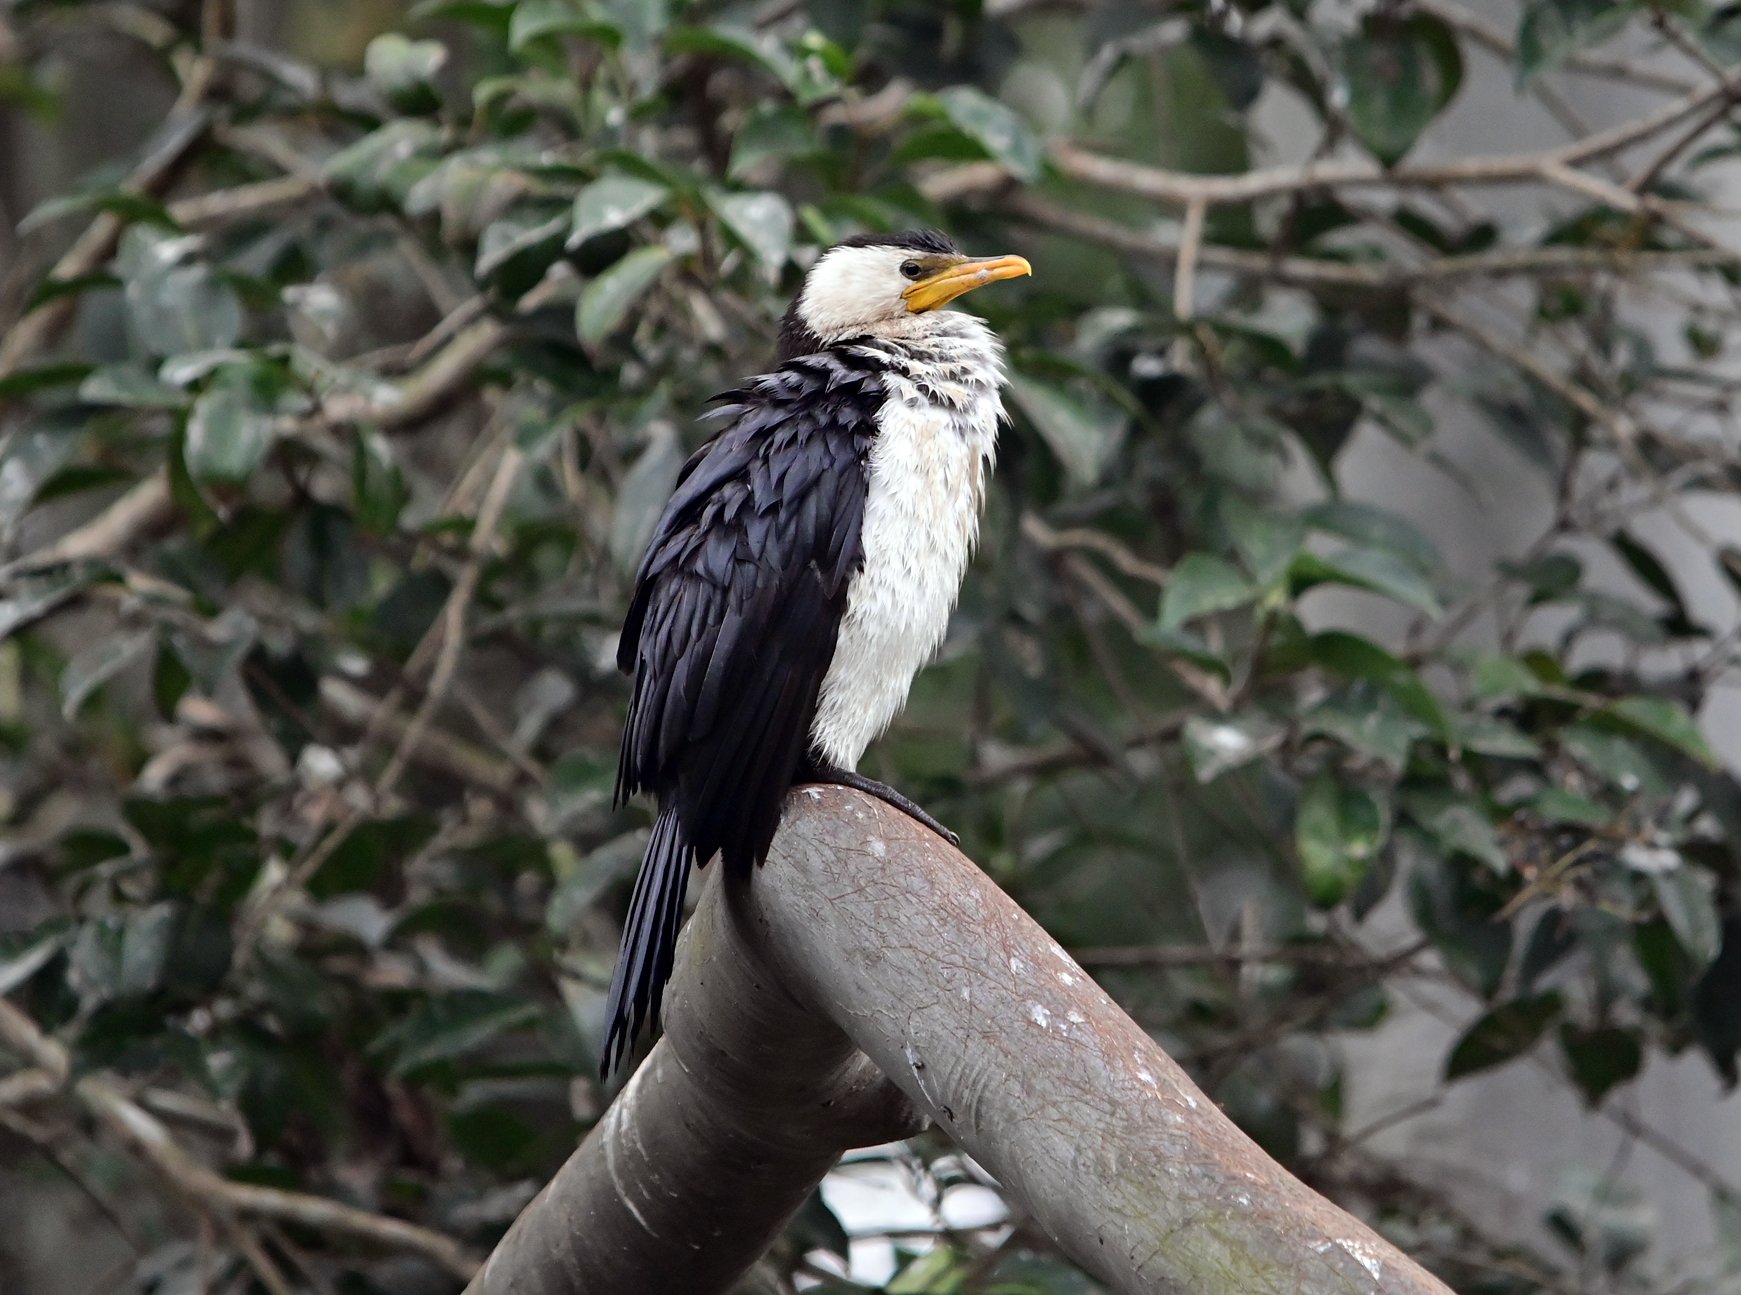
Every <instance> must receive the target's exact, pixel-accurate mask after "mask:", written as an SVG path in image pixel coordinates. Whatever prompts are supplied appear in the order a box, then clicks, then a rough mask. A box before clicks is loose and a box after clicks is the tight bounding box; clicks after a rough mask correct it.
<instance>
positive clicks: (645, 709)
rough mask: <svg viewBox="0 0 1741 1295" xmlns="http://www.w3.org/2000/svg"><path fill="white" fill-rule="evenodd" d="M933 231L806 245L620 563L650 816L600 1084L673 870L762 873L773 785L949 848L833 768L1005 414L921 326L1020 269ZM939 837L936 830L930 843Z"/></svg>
mask: <svg viewBox="0 0 1741 1295" xmlns="http://www.w3.org/2000/svg"><path fill="white" fill-rule="evenodd" d="M1029 272H1030V270H1029V266H1028V263H1027V262H1026V261H1025V260H1023V259H1022V258H1021V257H1019V256H998V257H984V258H970V257H967V256H964V255H963V254H962V252H961V250H960V249H959V248H958V247H956V245H955V244H954V243H953V242H952V241H951V240H950V239H948V238H947V237H945V236H944V235H942V234H939V233H936V232H933V231H928V230H927V231H920V232H916V233H903V234H871V235H859V236H856V237H853V238H849V239H847V240H845V241H844V242H841V243H837V244H835V245H834V246H833V247H831V248H829V249H828V251H826V252H825V253H823V255H822V256H821V258H820V259H818V260H817V262H816V263H815V265H813V266H812V267H811V269H810V272H809V274H808V275H806V276H805V279H804V287H803V290H802V291H801V292H800V293H799V295H798V297H797V299H796V300H794V301H793V303H792V306H791V309H789V310H788V311H787V312H786V317H785V320H784V321H783V322H782V324H781V329H780V350H779V358H778V365H777V367H776V368H775V370H774V371H773V372H772V373H767V374H763V375H762V376H760V377H756V378H752V379H751V380H750V381H749V382H747V383H746V384H745V385H744V386H742V387H740V388H739V389H738V390H736V391H732V392H729V393H727V394H726V395H725V396H722V397H720V399H721V400H723V401H724V402H726V403H725V404H724V405H723V407H722V408H720V409H718V410H716V411H715V412H714V414H713V415H712V416H713V417H714V418H716V419H718V420H719V421H720V422H721V423H722V424H723V426H722V428H721V430H720V431H719V432H718V433H717V434H716V435H715V436H714V437H713V439H712V440H710V441H709V442H708V443H707V444H706V445H705V446H703V447H702V448H701V449H700V450H698V451H697V452H696V453H695V455H694V456H693V457H691V458H690V460H689V462H688V463H687V464H685V465H684V467H683V471H682V474H681V475H680V476H679V477H678V484H677V489H676V492H675V493H674V494H673V495H672V497H671V500H670V502H669V503H667V504H666V506H665V512H664V515H663V516H662V517H661V518H660V520H659V525H658V528H657V530H655V532H654V534H653V539H652V542H651V544H650V545H649V547H648V549H647V552H646V556H645V557H644V558H643V559H642V561H641V568H640V572H639V574H638V575H637V576H636V579H635V593H634V598H633V601H632V602H631V604H630V606H629V614H628V617H627V620H626V621H625V623H624V625H623V633H622V640H621V643H620V646H619V648H618V650H617V664H618V666H619V667H620V668H621V669H622V670H623V671H624V672H625V673H628V672H632V673H633V674H634V689H633V693H632V697H631V700H630V703H629V715H628V722H627V726H626V727H625V729H624V731H623V746H622V755H621V759H620V763H619V765H618V769H617V791H616V794H617V799H618V800H619V801H621V800H622V799H624V798H626V797H628V796H630V795H632V794H634V793H635V792H638V791H643V790H645V791H651V792H652V793H653V794H654V795H656V796H657V797H658V799H659V817H658V820H657V822H656V823H655V824H654V827H653V835H652V839H651V841H650V842H649V844H648V846H647V857H646V860H645V862H643V864H642V865H641V873H640V876H639V877H638V878H637V880H636V882H635V890H634V897H633V899H632V900H631V901H630V904H629V916H628V922H627V925H626V927H625V929H624V932H623V943H622V950H621V952H620V953H619V954H618V957H617V966H616V974H615V976H614V977H613V978H612V982H611V993H610V1002H609V1006H608V1007H607V1009H606V1019H607V1021H608V1030H607V1033H606V1035H605V1044H604V1057H603V1062H602V1066H601V1069H602V1070H603V1071H604V1073H606V1074H608V1073H609V1072H610V1070H611V1069H612V1068H613V1067H614V1066H615V1065H616V1064H617V1063H618V1062H619V1061H620V1060H621V1059H622V1056H623V1054H624V1053H625V1052H626V1051H627V1050H628V1048H629V1046H630V1045H631V1044H632V1042H633V1041H634V1037H635V1035H636V1034H637V1033H638V1032H639V1030H640V1028H641V1025H642V1023H643V1022H644V1021H645V1020H646V1019H647V1018H648V1017H649V1016H656V1015H657V1014H658V1010H659V1001H660V998H661V996H662V994H663V992H664V988H665V982H666V980H667V979H668V978H669V977H670V975H671V965H672V955H673V952H674V951H675V948H676V944H677V930H678V926H679V925H680V923H681V922H682V918H683V895H684V891H685V889H686V888H687V886H688V882H689V866H690V863H691V861H692V860H693V861H694V862H698V863H701V864H705V863H706V862H707V861H708V860H709V859H711V858H712V857H713V856H714V854H715V853H718V854H719V855H720V856H721V857H722V858H723V859H724V861H725V867H726V869H727V871H728V872H730V873H733V874H737V873H745V874H747V873H748V872H749V871H750V869H751V867H752V865H754V864H759V863H761V862H762V861H763V860H764V859H765V858H766V857H767V853H768V847H769V845H770V843H771V842H772V841H773V839H774V832H775V830H776V829H777V828H778V827H779V825H780V809H781V806H782V804H783V803H784V801H785V798H786V793H787V792H788V791H789V790H790V789H791V788H792V787H793V786H795V785H797V784H800V783H807V782H810V783H816V782H823V783H840V784H843V785H846V786H850V787H857V788H858V789H860V790H862V791H868V792H870V793H871V794H873V795H876V796H879V797H881V798H882V799H884V800H887V801H888V802H890V803H891V804H894V805H897V806H898V807H900V808H901V809H903V810H904V811H906V812H907V813H909V814H912V815H913V816H914V817H916V818H918V819H920V820H921V821H922V822H924V823H925V824H926V825H927V826H929V827H932V828H934V829H935V830H937V831H939V832H941V833H943V834H944V835H945V836H950V834H949V833H948V832H947V831H945V830H944V829H943V828H942V827H940V826H939V825H938V824H937V823H936V821H935V820H934V819H932V818H931V817H930V816H929V815H927V814H925V813H924V811H923V810H920V809H919V808H918V807H917V806H916V805H914V804H913V803H912V802H911V801H908V800H907V799H906V798H905V797H903V796H901V795H899V793H897V792H895V791H894V790H893V789H892V788H889V787H885V786H883V785H882V784H881V783H877V782H873V781H871V780H870V779H868V778H864V777H862V776H860V775H858V774H857V773H855V772H854V770H855V768H856V766H857V764H858V760H859V757H860V756H861V755H862V754H863V753H864V749H865V747H866V746H868V745H869V744H870V742H871V741H872V740H873V739H874V738H876V737H877V736H878V735H879V734H881V733H882V731H883V730H884V729H885V728H887V727H888V725H889V722H890V721H891V720H892V719H894V717H895V715H896V714H897V712H899V711H900V709H901V707H902V706H903V705H904V704H905V703H906V699H907V690H908V688H909V686H910V685H911V684H912V681H913V676H914V675H915V674H916V673H917V672H918V670H919V667H920V666H922V665H924V664H925V662H926V660H927V659H929V658H930V656H931V655H932V653H934V652H935V651H936V650H937V647H938V645H939V644H941V643H942V641H943V636H944V633H945V631H946V629H947V628H948V622H949V613H950V611H951V609H952V608H953V607H954V604H955V599H956V596H957V594H958V593H959V592H960V587H961V578H962V575H963V574H964V572H965V571H966V569H967V561H968V557H969V555H970V553H971V551H972V548H973V544H974V541H975V539H976V538H977V535H978V530H979V512H980V504H981V501H982V499H983V497H984V493H985V480H986V475H987V473H988V472H989V470H990V467H991V462H992V454H993V450H994V448H995V444H996V440H997V427H998V423H999V421H1000V420H1001V419H1002V417H1003V405H1002V402H1001V400H1000V398H999V395H998V388H999V386H1000V385H1001V382H1002V378H1003V348H1002V347H1001V346H1000V345H999V344H998V340H997V338H996V336H995V335H994V334H993V333H992V332H991V330H990V329H989V328H987V327H986V326H985V324H984V323H982V322H981V321H980V320H978V319H976V318H974V317H973V316H972V315H966V314H962V313H960V312H957V311H945V310H940V309H939V307H941V306H944V305H946V304H947V303H949V302H950V301H952V300H954V299H955V298H956V297H958V296H960V295H961V294H962V293H964V292H969V291H971V290H972V289H974V288H977V287H980V286H982V285H984V284H987V283H991V282H994V281H995V280H998V279H1008V278H1013V277H1015V276H1016V275H1022V274H1027V273H1029ZM950 839H951V840H953V837H952V836H950Z"/></svg>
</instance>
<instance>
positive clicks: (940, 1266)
mask: <svg viewBox="0 0 1741 1295" xmlns="http://www.w3.org/2000/svg"><path fill="white" fill-rule="evenodd" d="M965 1266H966V1261H965V1260H964V1259H963V1258H962V1256H961V1255H959V1254H957V1253H956V1252H955V1250H954V1248H953V1247H950V1246H946V1245H940V1246H936V1247H934V1248H932V1249H930V1250H927V1251H926V1252H925V1253H924V1254H922V1255H920V1256H919V1257H918V1258H917V1259H914V1260H913V1261H912V1262H911V1263H909V1264H908V1265H907V1266H906V1267H905V1268H903V1269H901V1271H900V1272H899V1273H898V1274H897V1275H896V1276H895V1279H894V1280H893V1281H891V1282H890V1283H889V1284H888V1285H887V1286H885V1287H883V1290H884V1291H885V1292H886V1295H961V1292H963V1291H964V1290H965V1289H966V1281H967V1278H966V1273H965V1272H964V1271H963V1269H964V1268H965Z"/></svg>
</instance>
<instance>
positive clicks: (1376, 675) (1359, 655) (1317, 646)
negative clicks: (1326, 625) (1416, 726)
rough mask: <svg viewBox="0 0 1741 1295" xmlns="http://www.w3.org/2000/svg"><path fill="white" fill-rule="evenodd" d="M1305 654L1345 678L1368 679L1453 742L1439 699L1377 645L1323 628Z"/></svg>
mask: <svg viewBox="0 0 1741 1295" xmlns="http://www.w3.org/2000/svg"><path fill="white" fill-rule="evenodd" d="M1307 650H1308V655H1309V657H1310V659H1311V660H1312V661H1313V662H1314V663H1315V664H1317V665H1320V666H1322V667H1324V669H1326V670H1332V671H1334V672H1335V673H1337V674H1339V675H1342V676H1343V677H1344V678H1347V679H1370V680H1371V681H1372V682H1373V683H1376V684H1381V685H1383V686H1384V687H1385V688H1388V689H1389V690H1390V691H1391V692H1392V693H1394V694H1395V695H1396V699H1397V700H1398V701H1400V702H1401V703H1402V705H1403V709H1404V710H1406V711H1408V713H1409V714H1411V715H1413V716H1414V717H1415V718H1416V719H1418V720H1420V721H1421V723H1423V724H1425V725H1426V726H1427V727H1428V728H1429V729H1431V730H1432V731H1433V732H1434V734H1436V735H1437V736H1438V737H1439V739H1440V740H1441V741H1443V742H1444V743H1445V744H1446V745H1451V744H1453V743H1454V742H1455V741H1456V732H1455V730H1453V729H1452V727H1451V721H1450V719H1449V718H1448V717H1447V716H1446V714H1445V711H1444V708H1443V707H1441V706H1440V705H1439V699H1438V698H1437V697H1435V696H1433V692H1432V689H1430V688H1428V687H1427V685H1426V684H1425V683H1423V682H1422V681H1421V677H1420V676H1419V675H1418V674H1416V673H1415V672H1414V671H1413V670H1411V669H1409V667H1408V666H1406V665H1404V664H1403V663H1402V662H1401V661H1399V660H1397V659H1396V658H1395V657H1393V656H1392V655H1391V654H1390V653H1388V652H1386V651H1385V650H1384V649H1383V648H1381V647H1379V646H1378V644H1376V643H1373V642H1371V641H1370V640H1368V639H1363V638H1361V637H1360V636H1359V635H1358V634H1350V633H1348V632H1346V631H1345V630H1325V631H1324V632H1323V633H1322V634H1314V635H1313V636H1312V638H1311V640H1310V641H1309V643H1308V644H1307Z"/></svg>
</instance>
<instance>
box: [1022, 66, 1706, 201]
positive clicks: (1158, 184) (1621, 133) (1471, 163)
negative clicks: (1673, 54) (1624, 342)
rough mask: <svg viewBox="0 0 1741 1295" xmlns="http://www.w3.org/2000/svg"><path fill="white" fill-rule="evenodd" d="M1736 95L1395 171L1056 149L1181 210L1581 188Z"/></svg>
mask: <svg viewBox="0 0 1741 1295" xmlns="http://www.w3.org/2000/svg"><path fill="white" fill-rule="evenodd" d="M1732 93H1733V92H1732V90H1731V88H1730V87H1729V86H1728V85H1727V84H1720V85H1715V86H1707V87H1704V88H1702V89H1699V90H1696V91H1694V92H1692V93H1691V94H1688V95H1684V96H1683V97H1681V98H1680V99H1677V100H1675V101H1674V102H1673V103H1670V104H1667V105H1665V106H1663V107H1661V108H1659V109H1657V110H1656V111H1655V112H1651V113H1647V114H1645V115H1644V116H1642V117H1638V118H1635V119H1634V120H1632V121H1629V122H1625V123H1622V124H1621V125H1619V126H1616V127H1614V128H1612V129H1610V130H1605V131H1598V132H1597V133H1596V134H1594V135H1590V136H1587V137H1586V138H1584V139H1581V140H1576V141H1574V142H1572V143H1570V144H1562V145H1560V146H1559V147H1557V148H1551V149H1543V150H1540V151H1538V152H1534V153H1517V154H1513V155H1510V156H1505V155H1500V156H1488V157H1468V158H1462V159H1459V160H1456V161H1451V162H1441V163H1436V164H1424V165H1416V166H1399V167H1393V168H1391V169H1389V170H1385V169H1384V168H1382V167H1380V166H1378V165H1377V163H1375V162H1371V161H1368V160H1355V161H1312V162H1307V163H1304V164H1301V165H1296V166H1276V167H1268V168H1265V169H1263V170H1257V171H1246V172H1243V173H1242V174H1238V175H1192V174H1189V173H1186V172H1183V171H1166V170H1162V169H1160V168H1158V167H1152V166H1145V165H1143V164H1141V163H1138V162H1127V161H1124V160H1123V159H1120V158H1113V157H1106V156H1103V155H1102V154H1099V153H1093V152H1090V151H1089V150H1087V149H1084V148H1081V147H1079V146H1077V145H1075V144H1072V143H1069V142H1067V141H1059V142H1058V143H1055V144H1054V145H1053V146H1052V160H1053V162H1055V163H1056V164H1057V166H1058V168H1059V170H1061V171H1063V172H1064V174H1065V175H1067V176H1069V177H1070V178H1071V179H1073V180H1081V181H1083V182H1085V183H1088V184H1093V185H1097V186H1099V187H1100V188H1103V189H1112V190H1115V191H1118V192H1121V193H1130V194H1135V195H1137V196H1138V197H1143V198H1151V199H1153V200H1155V201H1157V202H1165V203H1169V204H1172V205H1174V206H1180V207H1188V206H1189V204H1191V203H1193V202H1202V203H1206V204H1208V205H1210V206H1221V205H1224V204H1227V203H1236V202H1250V201H1251V200H1252V199H1254V198H1265V197H1270V196H1273V195H1275V194H1283V193H1299V192H1302V191H1304V190H1308V189H1323V188H1345V187H1346V188H1358V187H1367V188H1371V187H1376V188H1437V187H1440V186H1444V185H1458V184H1516V183H1529V182H1538V183H1539V182H1545V183H1550V184H1566V183H1568V182H1569V180H1570V177H1572V176H1579V178H1578V180H1577V183H1578V184H1579V185H1580V186H1581V185H1582V184H1583V177H1581V175H1579V173H1577V172H1575V171H1573V170H1572V168H1574V167H1576V166H1577V165H1578V164H1580V163H1583V162H1591V161H1594V160H1596V159H1598V158H1603V157H1607V156H1609V155H1610V154H1613V153H1618V152H1620V151H1621V150H1622V149H1626V148H1630V147H1631V146H1632V145H1634V144H1638V143H1641V142H1643V141H1644V140H1646V139H1649V138H1650V137H1651V136H1653V135H1656V134H1659V133H1660V132H1662V131H1664V130H1667V129H1669V128H1670V127H1672V126H1676V125H1678V124H1680V123H1681V122H1682V121H1684V120H1686V119H1687V118H1688V117H1692V116H1695V115H1697V114H1699V113H1701V112H1703V111H1704V110H1705V109H1706V108H1707V107H1709V106H1710V105H1711V104H1713V103H1716V102H1719V101H1726V100H1728V99H1729V98H1730V97H1731V95H1732Z"/></svg>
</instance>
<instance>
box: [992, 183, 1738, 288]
mask: <svg viewBox="0 0 1741 1295" xmlns="http://www.w3.org/2000/svg"><path fill="white" fill-rule="evenodd" d="M1003 206H1004V208H1005V209H1006V210H1008V211H1009V212H1010V213H1011V214H1013V215H1017V216H1020V217H1022V218H1023V219H1025V220H1029V221H1032V222H1033V223H1034V224H1037V225H1044V226H1046V227H1048V228H1051V229H1056V230H1058V231H1060V232H1062V233H1067V234H1074V235H1076V236H1077V237H1079V238H1086V239H1090V240H1092V241H1094V242H1097V243H1102V244H1104V245H1106V246H1107V247H1111V248H1114V249H1116V250H1117V251H1120V252H1125V253H1128V254H1131V255H1135V256H1143V257H1151V258H1153V259H1155V260H1158V261H1173V260H1176V259H1177V258H1178V255H1179V251H1180V244H1179V243H1178V242H1176V241H1173V240H1171V239H1167V238H1162V237H1160V236H1157V235H1154V234H1146V233H1143V232H1142V231H1140V230H1135V229H1132V228H1130V227H1129V226H1128V225H1121V224H1119V223H1118V222H1117V221H1114V220H1108V219H1106V218H1105V217H1102V216H1095V215H1091V214H1089V213H1087V212H1082V211H1076V210H1074V209H1073V208H1070V207H1066V206H1064V205H1063V204H1062V203H1057V202H1053V201H1052V200H1050V199H1049V198H1044V197H1041V196H1040V195H1038V194H1035V193H1032V192H1028V191H1025V190H1024V191H1021V192H1016V193H1012V194H1011V195H1010V197H1009V198H1008V199H1007V200H1005V202H1004V204H1003ZM1737 260H1741V256H1737V254H1736V253H1734V252H1732V251H1729V250H1727V249H1722V248H1709V247H1707V248H1698V249H1689V250H1686V251H1673V252H1644V251H1640V252H1628V251H1617V250H1611V249H1606V248H1594V247H1557V246H1556V247H1520V248H1509V249H1506V250H1504V251H1498V252H1479V253H1475V254H1472V255H1468V256H1440V257H1433V258H1431V259H1429V260H1426V261H1423V262H1421V263H1419V264H1416V265H1382V264H1380V265H1374V264H1361V263H1358V262H1348V261H1330V260H1321V259H1318V258H1316V257H1306V256H1271V255H1268V254H1266V253H1263V252H1249V251H1245V250H1242V249H1239V248H1231V247H1217V246H1215V245H1214V244H1213V243H1205V244H1203V245H1202V246H1201V247H1200V248H1199V249H1198V253H1197V263H1198V264H1199V265H1203V266H1207V267H1209V268H1211V269H1217V270H1228V271H1231V272H1233V273H1236V274H1249V275H1253V276H1258V277H1262V278H1265V279H1269V280H1271V281H1273V282H1276V283H1284V284H1292V285H1297V286H1300V287H1320V286H1321V287H1346V288H1373V289H1384V288H1401V287H1407V286H1409V285H1411V284H1416V283H1437V282H1447V281H1450V280H1455V279H1474V278H1497V277H1503V276H1507V275H1542V276H1552V277H1559V276H1564V275H1568V274H1580V273H1590V272H1599V271H1606V272H1609V273H1614V274H1632V273H1637V272H1640V271H1647V270H1663V269H1673V268H1677V267H1678V268H1692V267H1697V266H1703V265H1730V264H1734V263H1735V262H1736V261H1737Z"/></svg>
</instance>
